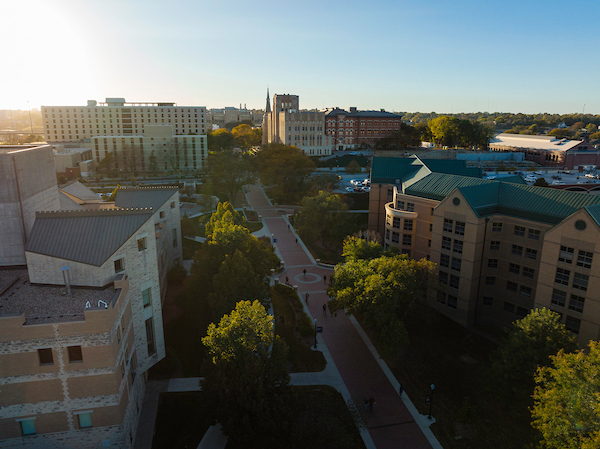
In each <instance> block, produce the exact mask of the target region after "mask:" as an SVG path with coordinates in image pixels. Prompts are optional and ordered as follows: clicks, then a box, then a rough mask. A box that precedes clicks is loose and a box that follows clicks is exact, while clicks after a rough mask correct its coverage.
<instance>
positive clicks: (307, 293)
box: [306, 293, 308, 304]
mask: <svg viewBox="0 0 600 449" xmlns="http://www.w3.org/2000/svg"><path fill="white" fill-rule="evenodd" d="M306 304H308V293H306Z"/></svg>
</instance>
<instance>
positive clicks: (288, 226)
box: [288, 223, 290, 231]
mask: <svg viewBox="0 0 600 449" xmlns="http://www.w3.org/2000/svg"><path fill="white" fill-rule="evenodd" d="M289 230H290V224H289V223H288V231H289Z"/></svg>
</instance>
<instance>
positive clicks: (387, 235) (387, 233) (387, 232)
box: [385, 229, 390, 240]
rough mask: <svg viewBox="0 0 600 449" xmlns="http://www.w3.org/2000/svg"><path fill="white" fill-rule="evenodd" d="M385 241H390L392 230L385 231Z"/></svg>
mask: <svg viewBox="0 0 600 449" xmlns="http://www.w3.org/2000/svg"><path fill="white" fill-rule="evenodd" d="M385 239H386V240H389V239H390V230H389V229H386V230H385Z"/></svg>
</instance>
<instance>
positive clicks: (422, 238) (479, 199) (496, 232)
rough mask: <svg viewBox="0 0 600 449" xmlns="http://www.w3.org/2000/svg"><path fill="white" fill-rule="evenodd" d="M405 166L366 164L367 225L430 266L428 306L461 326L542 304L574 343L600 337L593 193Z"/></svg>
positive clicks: (505, 319)
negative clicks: (433, 276) (432, 286)
mask: <svg viewBox="0 0 600 449" xmlns="http://www.w3.org/2000/svg"><path fill="white" fill-rule="evenodd" d="M400 161H405V162H400ZM406 161H407V159H400V158H399V159H397V161H394V160H393V158H374V161H373V168H372V174H371V192H370V195H371V196H370V208H369V210H370V214H369V227H370V229H374V230H378V231H379V232H381V233H382V234H383V235H384V244H385V246H396V247H398V248H399V249H400V250H401V251H402V252H404V253H406V254H409V255H410V256H411V257H414V258H423V257H424V258H427V259H430V260H432V261H433V262H435V263H436V264H437V269H438V273H439V279H440V286H441V288H440V289H439V291H434V292H431V294H430V298H429V300H430V302H431V303H432V304H433V305H434V306H435V307H437V308H438V309H439V310H441V311H442V312H443V313H445V314H446V315H448V316H449V317H451V318H452V319H454V320H456V321H457V322H459V323H461V324H462V325H464V326H472V325H474V324H477V323H479V324H486V325H504V324H508V323H510V322H512V321H513V320H515V319H518V318H520V317H523V316H525V315H526V314H527V313H528V312H529V311H530V310H531V309H532V308H534V307H548V308H550V309H552V310H555V311H556V312H558V313H560V314H561V316H562V319H563V322H564V323H565V325H566V326H567V327H568V328H569V329H570V330H571V331H572V332H574V333H576V334H578V341H579V343H580V344H581V345H585V344H587V342H588V341H589V340H598V339H600V315H599V314H598V313H597V311H598V307H599V306H600V296H599V294H598V293H597V292H598V291H600V290H599V287H600V276H598V275H597V274H596V272H595V271H594V270H593V267H594V265H593V263H594V262H593V261H594V260H596V263H598V262H597V261H598V260H600V246H598V245H597V241H598V237H599V232H600V197H598V196H595V195H589V194H585V193H580V192H569V191H564V190H555V189H549V188H543V187H534V186H528V185H526V184H524V183H523V181H522V180H521V179H520V177H513V178H512V179H511V178H508V179H507V178H504V180H503V181H501V182H500V181H495V180H485V179H481V178H478V177H474V176H472V175H474V174H475V173H474V172H473V173H468V172H464V171H463V170H473V169H469V168H466V167H464V168H460V167H458V166H454V167H452V164H450V162H453V161H439V164H440V166H441V167H435V162H434V161H433V160H431V161H420V160H419V159H418V158H417V159H413V162H412V164H409V163H408V162H406ZM456 162H459V161H456ZM443 166H445V171H446V173H443V172H442V171H443V169H444V167H443ZM461 171H463V175H464V174H466V175H471V176H462V175H460V174H458V173H460V172H461ZM448 172H454V174H452V173H448Z"/></svg>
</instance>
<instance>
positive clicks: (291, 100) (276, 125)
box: [263, 90, 331, 156]
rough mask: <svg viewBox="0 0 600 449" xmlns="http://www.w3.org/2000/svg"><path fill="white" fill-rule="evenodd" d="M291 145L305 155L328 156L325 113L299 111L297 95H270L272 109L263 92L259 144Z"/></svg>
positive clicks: (329, 146)
mask: <svg viewBox="0 0 600 449" xmlns="http://www.w3.org/2000/svg"><path fill="white" fill-rule="evenodd" d="M270 143H281V144H284V145H293V146H295V147H297V148H299V149H301V150H302V151H303V152H304V153H305V154H307V155H309V156H326V155H330V154H331V144H330V139H329V137H328V136H327V134H326V133H325V113H324V112H319V111H300V109H299V97H298V95H288V94H285V95H278V94H275V95H273V110H271V105H270V101H269V91H268V90H267V104H266V108H265V115H264V118H263V144H270Z"/></svg>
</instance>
